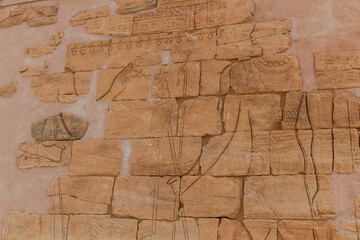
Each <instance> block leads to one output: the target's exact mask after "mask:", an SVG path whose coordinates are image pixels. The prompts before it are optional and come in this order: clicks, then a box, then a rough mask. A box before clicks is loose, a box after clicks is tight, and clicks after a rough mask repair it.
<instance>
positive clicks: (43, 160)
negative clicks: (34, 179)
mask: <svg viewBox="0 0 360 240" xmlns="http://www.w3.org/2000/svg"><path fill="white" fill-rule="evenodd" d="M71 146H72V143H71V142H63V141H61V142H59V141H49V142H42V143H32V142H24V143H22V144H21V145H20V147H19V151H18V155H17V159H16V166H17V167H18V168H20V169H28V168H33V167H58V166H65V165H69V164H70V158H71Z"/></svg>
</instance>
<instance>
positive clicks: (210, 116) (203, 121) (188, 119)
mask: <svg viewBox="0 0 360 240" xmlns="http://www.w3.org/2000/svg"><path fill="white" fill-rule="evenodd" d="M221 110H222V101H221V99H219V98H217V97H198V98H195V99H191V100H186V101H184V102H183V103H181V105H180V108H179V124H178V136H205V135H218V134H220V133H221V131H222V122H221V116H220V114H221Z"/></svg>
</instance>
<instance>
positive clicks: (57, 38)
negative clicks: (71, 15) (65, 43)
mask: <svg viewBox="0 0 360 240" xmlns="http://www.w3.org/2000/svg"><path fill="white" fill-rule="evenodd" d="M63 36H64V32H58V33H56V34H54V35H51V36H50V38H49V39H50V40H49V45H48V46H40V47H33V48H28V49H26V52H25V53H26V54H29V55H30V56H32V57H41V56H44V55H46V54H50V53H53V52H55V50H56V49H57V47H58V45H59V44H60V43H61V39H62V38H63Z"/></svg>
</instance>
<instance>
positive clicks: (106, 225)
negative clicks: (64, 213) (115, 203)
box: [67, 215, 138, 240]
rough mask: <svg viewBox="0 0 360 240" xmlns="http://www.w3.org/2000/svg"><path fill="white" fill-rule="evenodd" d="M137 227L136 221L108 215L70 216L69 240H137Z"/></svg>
mask: <svg viewBox="0 0 360 240" xmlns="http://www.w3.org/2000/svg"><path fill="white" fill-rule="evenodd" d="M137 225H138V221H137V220H136V219H120V218H112V217H110V216H108V215H103V216H96V215H82V216H81V215H78V216H76V215H74V216H70V221H69V227H68V234H67V240H78V239H106V240H136V239H137V238H136V235H137Z"/></svg>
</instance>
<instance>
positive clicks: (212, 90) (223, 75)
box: [200, 60, 231, 96]
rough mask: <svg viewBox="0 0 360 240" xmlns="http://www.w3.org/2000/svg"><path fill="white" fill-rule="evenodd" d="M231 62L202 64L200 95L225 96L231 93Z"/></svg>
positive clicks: (206, 62) (211, 61) (210, 61)
mask: <svg viewBox="0 0 360 240" xmlns="http://www.w3.org/2000/svg"><path fill="white" fill-rule="evenodd" d="M230 65H231V62H229V61H216V60H209V61H203V62H201V81H200V83H201V85H200V94H201V95H202V96H206V95H224V94H227V93H228V92H229V91H230V69H231V66H230Z"/></svg>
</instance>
